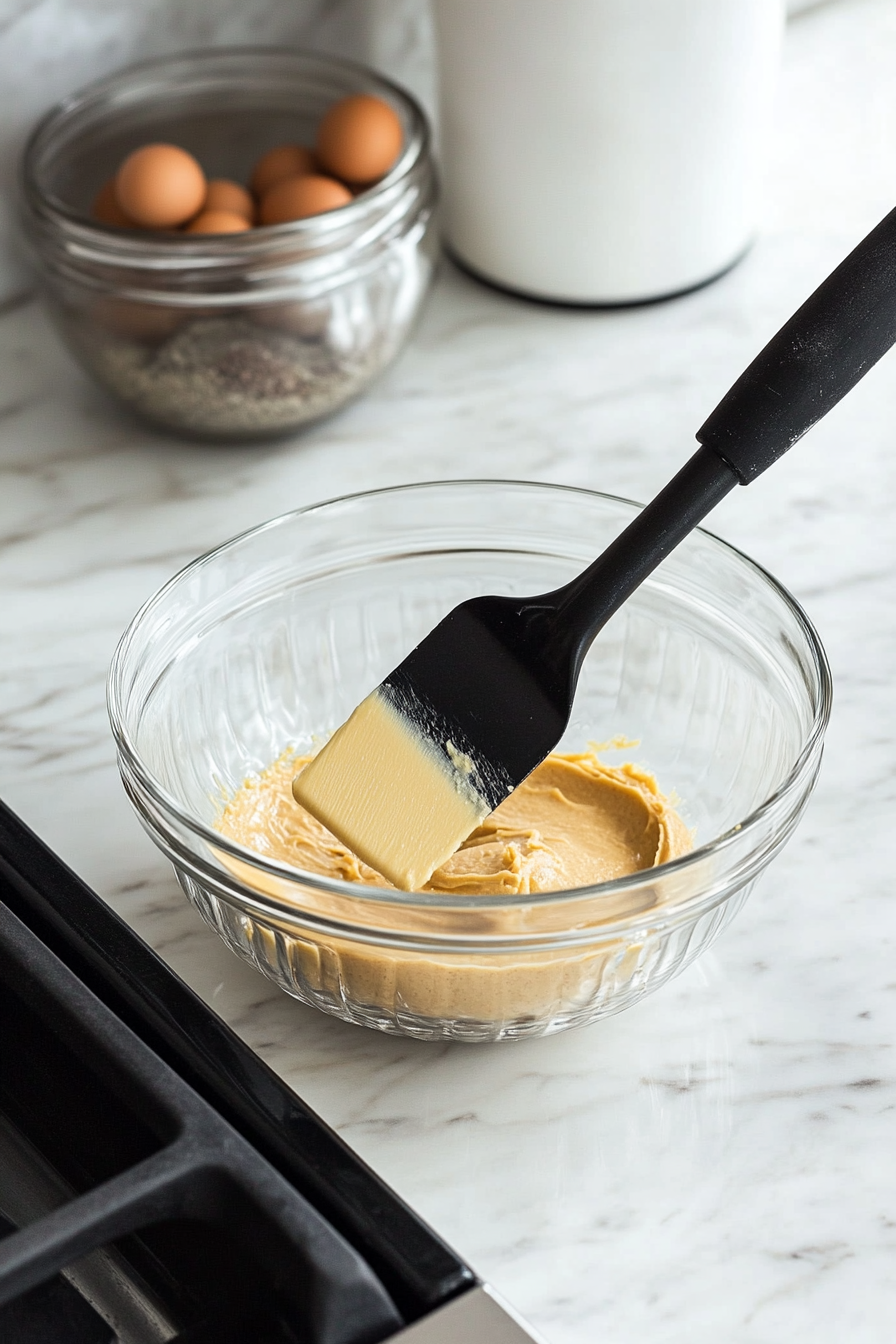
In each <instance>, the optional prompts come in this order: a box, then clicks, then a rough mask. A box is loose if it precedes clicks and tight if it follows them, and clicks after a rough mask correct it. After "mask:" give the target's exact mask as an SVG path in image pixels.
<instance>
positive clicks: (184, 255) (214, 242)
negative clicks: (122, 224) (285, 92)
mask: <svg viewBox="0 0 896 1344" xmlns="http://www.w3.org/2000/svg"><path fill="white" fill-rule="evenodd" d="M264 59H268V60H270V59H275V60H277V61H280V62H284V63H285V62H288V61H290V60H293V61H295V60H298V61H299V62H303V63H305V64H306V65H308V66H317V67H318V68H319V69H320V70H321V72H326V71H327V70H330V71H332V72H336V71H341V72H344V73H347V74H355V75H357V77H358V79H359V81H363V82H364V83H367V84H373V85H376V86H377V87H378V88H379V89H381V90H382V91H383V92H384V93H386V94H388V95H390V96H391V98H392V99H393V100H394V101H395V102H397V103H398V104H399V106H401V107H402V108H403V110H404V111H405V113H406V114H407V115H408V117H409V120H410V123H411V128H412V131H411V134H410V135H409V137H408V142H407V144H406V145H405V146H404V147H403V149H402V152H401V154H400V156H399V158H398V159H397V161H396V162H395V163H394V164H393V166H392V167H391V168H390V169H389V171H388V173H386V175H385V176H384V177H382V178H381V179H380V180H379V181H378V182H375V183H374V184H373V185H372V186H371V187H368V188H367V189H366V190H364V191H361V192H359V193H358V195H357V196H356V197H355V199H354V200H353V201H351V202H350V203H349V204H347V205H344V206H341V207H340V208H339V209H338V210H329V211H325V212H324V213H323V214H321V215H313V216H310V217H309V218H307V219H299V220H292V221H289V222H288V223H285V224H277V225H265V226H264V227H263V228H256V229H249V230H247V231H246V232H245V233H235V234H195V235H185V234H178V233H176V232H175V233H171V234H166V233H164V232H154V231H153V230H145V229H134V230H122V229H119V228H115V227H113V226H111V225H107V224H103V223H102V222H101V221H99V220H95V219H92V218H91V217H90V215H87V214H84V213H82V212H81V211H79V210H75V209H73V208H72V207H71V206H69V205H67V204H66V203H65V201H63V200H62V199H61V198H58V197H56V196H54V195H50V194H48V193H46V192H45V191H44V190H43V188H42V187H41V186H40V184H39V182H38V179H37V174H36V168H35V162H34V161H35V157H36V155H37V154H38V152H39V151H40V149H41V147H42V144H43V141H44V140H45V139H46V137H47V136H48V135H49V134H50V133H51V132H52V131H53V130H54V129H55V128H56V127H57V126H58V125H61V124H63V123H64V122H65V121H67V120H69V119H70V118H71V117H73V116H76V115H77V114H78V112H80V111H81V110H83V109H84V108H85V107H89V106H90V104H91V103H93V102H95V101H96V100H97V99H98V98H101V97H102V96H103V95H104V94H108V93H110V92H112V91H114V90H115V89H116V88H118V87H125V86H126V85H127V81H128V80H129V79H131V78H133V77H134V76H139V75H141V74H150V73H152V72H153V71H159V72H163V71H164V69H165V67H166V66H170V67H171V68H172V69H176V68H177V66H183V67H185V68H186V67H188V66H194V67H197V66H198V67H205V68H206V69H212V68H213V67H214V66H215V65H216V64H220V65H226V64H227V63H228V62H233V61H234V60H250V61H251V60H264ZM431 145H432V132H431V128H430V124H429V118H428V117H427V115H426V113H425V112H424V110H423V107H422V106H421V104H420V102H419V101H418V100H417V98H415V96H414V95H413V94H412V93H411V92H410V91H409V90H407V89H405V88H403V87H402V86H401V85H399V84H397V83H395V81H394V80H391V79H389V78H388V76H386V75H383V74H381V73H380V72H379V71H378V70H375V69H373V67H372V66H368V65H365V64H363V62H361V61H354V60H350V59H347V58H345V57H341V56H333V55H330V54H329V53H327V52H320V51H314V50H312V49H310V48H307V47H301V46H294V45H291V44H284V45H283V46H276V47H275V46H269V45H264V44H235V45H232V46H231V45H228V46H222V47H203V48H197V49H191V50H188V51H178V52H168V53H166V54H163V55H160V56H151V57H148V58H146V59H144V60H140V61H131V62H128V63H127V64H126V65H123V66H120V67H118V68H117V69H116V70H113V71H111V72H110V73H108V74H105V75H103V76H101V77H100V78H98V79H94V80H91V81H90V82H89V83H87V84H84V85H82V86H81V87H79V88H78V89H76V90H74V91H73V92H72V93H70V94H67V95H66V96H65V97H64V98H62V99H60V100H59V101H58V102H56V103H54V104H53V106H52V107H50V108H49V109H48V110H47V111H46V112H45V113H44V114H43V116H41V117H40V119H39V120H38V121H37V122H36V123H35V125H34V126H33V127H32V129H31V132H30V133H29V135H28V138H27V140H26V142H25V145H24V148H23V149H22V152H21V155H20V159H19V174H18V176H19V195H20V201H21V204H22V205H23V206H24V208H26V209H27V210H28V211H29V213H30V214H32V215H33V216H35V217H44V216H47V217H49V218H50V219H52V220H53V221H55V222H58V223H59V224H61V225H62V226H63V227H64V228H66V229H68V230H70V231H71V233H72V235H73V237H75V238H76V239H83V240H84V241H85V242H86V241H88V240H92V241H93V242H94V243H96V244H103V245H105V246H107V247H108V248H109V249H110V259H113V258H114V260H116V261H119V262H124V263H130V264H135V262H137V259H138V258H140V259H143V260H144V261H145V262H147V263H154V264H161V263H162V262H164V260H165V259H170V260H171V261H172V262H174V261H175V260H177V259H183V260H184V261H188V262H189V263H190V264H191V265H196V264H200V265H201V264H202V260H203V258H208V259H209V260H220V261H227V262H240V261H247V262H248V261H252V260H253V259H254V258H255V257H256V256H257V255H259V254H264V253H267V252H270V250H271V248H272V247H273V248H276V247H277V246H278V244H279V245H281V246H282V245H283V244H285V243H290V242H293V241H302V240H305V239H307V240H308V241H309V242H315V241H317V240H320V241H323V240H324V239H325V238H326V237H327V235H328V234H331V233H332V234H334V235H341V234H342V233H343V232H344V230H345V229H346V228H349V229H350V228H351V227H352V225H356V226H357V225H358V224H359V223H363V221H364V220H365V218H367V217H368V216H369V215H370V213H371V211H372V210H375V209H377V208H379V207H380V206H381V205H382V206H385V205H386V204H387V203H388V202H389V201H390V200H391V198H392V197H393V196H394V195H395V192H396V190H400V189H401V187H402V184H403V183H405V182H406V181H407V180H408V178H409V177H410V176H411V174H412V173H413V171H414V169H415V168H416V167H417V166H418V165H419V164H420V163H422V162H425V161H427V160H428V159H429V157H430V154H431Z"/></svg>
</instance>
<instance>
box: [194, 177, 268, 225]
mask: <svg viewBox="0 0 896 1344" xmlns="http://www.w3.org/2000/svg"><path fill="white" fill-rule="evenodd" d="M209 210H226V211H227V212H228V213H229V214H231V215H242V216H243V218H244V219H247V220H248V221H249V223H250V224H251V223H252V221H253V220H254V218H255V202H254V201H253V199H252V197H251V196H250V195H249V193H248V191H247V190H246V188H245V187H241V186H240V184H239V182H231V181H229V180H228V178H226V177H213V178H212V180H211V181H210V182H209V184H208V190H207V192H206V193H205V200H204V201H203V203H202V213H203V214H206V212H207V211H209Z"/></svg>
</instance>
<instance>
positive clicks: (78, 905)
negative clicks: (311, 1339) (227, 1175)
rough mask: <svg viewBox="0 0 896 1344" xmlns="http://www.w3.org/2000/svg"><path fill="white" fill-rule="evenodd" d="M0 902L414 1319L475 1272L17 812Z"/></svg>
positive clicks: (4, 814)
mask: <svg viewBox="0 0 896 1344" xmlns="http://www.w3.org/2000/svg"><path fill="white" fill-rule="evenodd" d="M0 881H2V886H3V890H2V891H0V896H2V899H3V900H4V901H5V902H6V903H7V904H8V905H9V906H10V908H11V909H12V910H13V911H14V913H15V914H17V915H18V916H19V918H20V919H21V920H22V921H23V923H25V924H26V925H27V926H28V927H29V928H30V929H31V930H32V932H34V933H35V934H36V935H37V936H38V937H39V938H40V939H41V940H42V941H43V942H44V943H46V945H47V946H48V947H49V948H50V949H51V950H52V951H53V952H55V953H56V955H57V956H58V957H59V958H60V959H61V960H62V961H63V962H65V963H66V965H67V966H68V967H69V968H70V969H71V970H72V971H73V972H74V973H75V974H76V975H77V976H78V977H79V978H80V979H81V980H82V981H83V982H84V983H85V984H86V985H87V986H88V988H90V989H91V990H92V991H93V992H94V993H95V994H96V995H97V997H98V998H100V999H101V1000H102V1001H103V1002H104V1003H105V1004H106V1005H107V1006H108V1007H109V1008H111V1009H112V1010H113V1012H115V1013H116V1014H117V1015H118V1016H119V1017H120V1018H121V1019H122V1020H123V1021H124V1022H125V1023H126V1024H127V1025H128V1026H129V1027H130V1028H131V1030H133V1031H134V1032H136V1034H137V1035H138V1036H140V1037H141V1039H142V1040H143V1041H144V1042H145V1043H146V1044H147V1045H148V1046H150V1048H151V1049H153V1050H155V1051H156V1053H157V1054H158V1055H160V1056H161V1058H162V1059H163V1060H164V1061H165V1062H166V1063H167V1064H169V1065H170V1066H171V1067H173V1068H174V1069H175V1071H176V1072H177V1073H178V1074H180V1076H181V1077H182V1078H183V1079H184V1081H185V1082H187V1083H189V1084H190V1085H191V1086H192V1087H193V1088H194V1089H195V1090H196V1091H197V1092H198V1093H199V1094H200V1096H202V1097H204V1098H205V1099H206V1100H207V1101H208V1102H210V1104H211V1105H212V1106H214V1107H215V1108H216V1109H217V1110H218V1111H219V1113H220V1114H221V1115H222V1116H223V1117H224V1118H225V1119H226V1120H228V1121H229V1122H230V1124H231V1125H232V1126H233V1127H234V1129H236V1130H237V1132H238V1133H240V1134H242V1135H243V1137H244V1138H246V1139H247V1140H248V1141H249V1142H250V1143H251V1144H253V1145H254V1147H255V1148H257V1149H258V1150H259V1152H261V1153H262V1154H263V1155H264V1156H265V1157H266V1158H267V1159H268V1161H269V1162H270V1163H271V1164H272V1166H274V1167H275V1168H276V1169H277V1170H278V1171H280V1172H281V1174H282V1175H284V1176H285V1177H286V1178H287V1179H288V1180H289V1181H290V1182H291V1183H292V1184H293V1185H294V1186H295V1187H296V1189H298V1190H299V1191H300V1192H301V1193H302V1194H303V1195H305V1197H306V1198H308V1199H309V1200H310V1201H311V1202H312V1203H313V1204H314V1206H315V1207H316V1208H317V1209H318V1210H319V1211H320V1212H321V1213H322V1214H323V1215H324V1216H325V1217H326V1218H327V1219H328V1220H329V1221H330V1222H331V1223H332V1224H333V1226H334V1227H335V1228H337V1230H338V1231H339V1232H341V1233H342V1235H343V1236H344V1237H345V1238H346V1240H347V1241H348V1242H349V1243H350V1244H351V1245H353V1246H354V1247H355V1248H356V1249H357V1250H358V1251H359V1252H360V1253H361V1254H362V1255H363V1256H364V1258H365V1259H366V1260H367V1261H368V1263H369V1264H370V1265H371V1267H372V1268H373V1269H374V1271H375V1272H376V1273H377V1274H378V1275H379V1276H380V1278H381V1279H382V1281H383V1283H384V1285H385V1286H386V1288H387V1289H388V1291H389V1292H390V1293H391V1295H392V1297H393V1298H394V1300H395V1302H396V1304H397V1305H398V1307H399V1309H400V1310H401V1311H402V1313H403V1315H404V1316H405V1317H406V1319H407V1320H408V1321H413V1320H417V1319H419V1318H420V1317H422V1316H424V1315H426V1314H427V1313H429V1312H430V1311H432V1310H434V1309H435V1308H436V1307H438V1306H440V1305H442V1304H443V1303H445V1302H447V1301H449V1300H450V1299H451V1298H453V1297H456V1296H457V1295H458V1294H460V1293H463V1292H465V1291H466V1290H468V1289H469V1288H471V1287H472V1286H473V1285H474V1284H476V1283H477V1282H478V1280H477V1278H476V1276H475V1275H474V1274H473V1272H472V1270H471V1269H470V1268H469V1267H468V1266H467V1265H466V1264H464V1262H463V1261H462V1260H461V1259H460V1258H459V1257H458V1256H457V1255H456V1254H455V1252H454V1251H452V1250H451V1248H450V1247H449V1246H447V1245H446V1244H445V1242H444V1241H442V1240H441V1238H440V1237H438V1236H437V1235H436V1233H435V1232H434V1231H433V1230H432V1229H431V1228H430V1227H428V1226H427V1224H426V1223H424V1222H423V1220H422V1219H421V1218H419V1217H418V1216H417V1214H416V1213H414V1211H413V1210H412V1209H411V1208H409V1206H408V1205H407V1204H405V1203H404V1201H403V1200H401V1199H400V1198H399V1196H398V1195H396V1194H395V1192H394V1191H393V1190H391V1189H390V1188H389V1186H388V1185H386V1183H385V1182H384V1181H382V1180H381V1179H380V1178H379V1177H378V1176H377V1175H376V1174H375V1172H373V1171H372V1170H371V1169H370V1167H368V1166H367V1165H366V1164H365V1163H364V1162H362V1161H361V1160H360V1158H358V1157H357V1156H356V1155H355V1154H354V1153H353V1152H352V1150H351V1149H350V1148H349V1147H348V1145H347V1144H345V1143H344V1142H343V1140H342V1139H340V1138H339V1136H338V1135H337V1134H336V1133H334V1131H333V1130H332V1129H330V1127H329V1126H328V1125H326V1124H325V1123H324V1121H323V1120H321V1118H320V1117H319V1116H318V1115H316V1114H315V1113H314V1111H312V1110H311V1109H310V1107H308V1106H307V1105H306V1104H305V1103H304V1102H303V1101H302V1100H301V1098H300V1097H298V1096H297V1095H296V1094H295V1093H294V1092H293V1091H292V1090H291V1089H290V1088H289V1087H288V1086H287V1085H286V1083H285V1082H284V1081H283V1079H282V1078H280V1077H279V1076H278V1075H277V1074H276V1073H274V1071H273V1070H272V1069H270V1068H269V1067H268V1066H267V1065H266V1064H265V1063H263V1061H262V1060H261V1059H260V1058H259V1057H258V1056H257V1055H256V1054H255V1053H254V1051H252V1050H251V1049H250V1048H249V1046H247V1045H246V1044H245V1043H244V1042H243V1041H241V1040H240V1038H239V1037H238V1036H237V1035H236V1034H235V1033H234V1032H233V1031H231V1029H230V1028H229V1027H228V1026H227V1025H226V1023H224V1022H223V1021H222V1020H221V1019H220V1018H219V1017H218V1016H217V1014H215V1013H214V1012H213V1011H212V1010H211V1009H210V1008H209V1007H208V1005H207V1004H206V1003H204V1002H203V1000H202V999H200V998H199V996H198V995H197V994H195V993H194V992H193V990H191V989H190V988H189V986H188V985H186V984H185V983H184V982H183V981H182V980H181V979H180V977H179V976H177V975H176V974H175V973H174V972H173V971H172V970H171V969H170V967H168V966H167V965H166V964H165V962H164V961H162V959H161V958H160V957H159V956H157V954H156V953H155V952H153V950H152V949H151V948H150V947H149V946H148V944H147V943H145V942H144V941H143V939H142V938H140V937H139V936H138V935H137V934H136V933H135V932H134V931H133V930H132V929H131V928H130V927H129V926H128V925H127V924H126V923H125V922H124V920H122V919H121V918H119V916H118V915H116V914H115V912H114V911H113V910H111V909H110V907H109V906H108V905H106V903H105V902H104V901H103V900H101V899H100V897H99V896H97V895H96V894H95V892H93V891H91V889H90V888H89V887H88V886H87V885H86V884H85V883H84V882H82V881H81V879H80V878H79V877H78V876H77V875H76V874H75V873H73V872H72V870H71V869H70V868H68V867H67V866H66V865H65V864H64V863H63V862H62V861H61V859H59V857H58V856H57V855H56V854H54V853H53V852H52V850H50V849H49V848H48V847H47V846H46V845H45V844H44V843H43V842H42V841H41V840H40V839H39V838H38V837H37V836H36V835H35V834H34V832H33V831H31V830H30V829H29V828H28V827H27V826H26V825H25V824H24V822H22V821H21V820H20V819H19V818H18V817H17V816H16V815H15V814H14V813H13V812H12V811H10V809H9V808H7V807H6V806H5V805H4V804H3V803H0Z"/></svg>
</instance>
